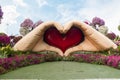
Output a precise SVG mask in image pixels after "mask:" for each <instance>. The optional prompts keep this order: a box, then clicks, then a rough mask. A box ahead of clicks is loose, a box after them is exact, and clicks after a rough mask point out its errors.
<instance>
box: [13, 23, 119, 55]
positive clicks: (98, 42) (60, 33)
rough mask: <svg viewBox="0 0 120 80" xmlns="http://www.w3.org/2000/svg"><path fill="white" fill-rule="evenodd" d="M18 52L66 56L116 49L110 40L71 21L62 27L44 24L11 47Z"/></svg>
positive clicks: (82, 24) (86, 26) (87, 27)
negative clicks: (77, 52)
mask: <svg viewBox="0 0 120 80" xmlns="http://www.w3.org/2000/svg"><path fill="white" fill-rule="evenodd" d="M13 48H14V50H20V51H28V50H29V51H30V50H31V51H37V52H38V51H46V50H50V51H55V52H57V53H58V54H60V55H61V56H68V55H69V54H70V53H72V52H74V51H80V50H84V51H103V50H107V49H109V48H114V49H116V48H117V45H116V44H114V43H113V42H112V41H111V40H110V39H108V38H107V37H106V36H104V35H103V34H101V33H99V32H98V31H96V30H95V29H93V28H92V27H91V26H89V25H87V24H85V23H83V22H80V21H71V22H69V23H67V24H66V25H65V26H64V27H62V26H61V25H60V24H59V23H56V22H45V23H42V24H41V25H39V26H38V27H36V28H35V29H34V30H33V31H31V32H30V33H28V34H27V35H26V36H24V37H23V38H22V39H21V40H20V41H19V42H17V43H16V44H15V46H14V47H13Z"/></svg>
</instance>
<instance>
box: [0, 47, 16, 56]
mask: <svg viewBox="0 0 120 80" xmlns="http://www.w3.org/2000/svg"><path fill="white" fill-rule="evenodd" d="M12 55H14V50H13V49H12V48H11V47H10V46H9V45H8V46H6V47H1V48H0V58H4V57H9V56H12Z"/></svg>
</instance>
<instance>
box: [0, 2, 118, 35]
mask: <svg viewBox="0 0 120 80" xmlns="http://www.w3.org/2000/svg"><path fill="white" fill-rule="evenodd" d="M119 3H120V0H0V5H1V7H2V9H3V12H4V16H3V19H2V24H0V32H5V33H7V34H9V35H19V28H20V23H21V22H23V21H24V19H26V18H30V19H32V20H33V21H34V22H36V21H38V20H42V21H44V22H46V21H57V22H59V23H61V24H63V25H64V24H65V23H66V22H68V21H71V20H79V21H85V20H89V21H91V20H92V18H93V17H95V16H97V17H100V18H102V19H104V20H105V22H106V26H107V27H108V28H109V32H111V31H112V32H115V33H116V34H120V32H119V31H118V30H117V26H118V25H119V24H120V5H119Z"/></svg>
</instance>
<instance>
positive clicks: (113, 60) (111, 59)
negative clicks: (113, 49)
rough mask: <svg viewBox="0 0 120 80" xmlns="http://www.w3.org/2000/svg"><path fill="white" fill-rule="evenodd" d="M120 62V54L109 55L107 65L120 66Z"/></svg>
mask: <svg viewBox="0 0 120 80" xmlns="http://www.w3.org/2000/svg"><path fill="white" fill-rule="evenodd" d="M119 62H120V56H118V55H111V56H108V57H107V65H109V66H113V67H115V68H118V66H119Z"/></svg>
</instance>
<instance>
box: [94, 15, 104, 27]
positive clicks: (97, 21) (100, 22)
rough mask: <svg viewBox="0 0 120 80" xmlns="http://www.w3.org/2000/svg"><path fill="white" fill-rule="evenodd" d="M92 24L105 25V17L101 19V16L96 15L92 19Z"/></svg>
mask: <svg viewBox="0 0 120 80" xmlns="http://www.w3.org/2000/svg"><path fill="white" fill-rule="evenodd" d="M92 24H93V26H96V25H98V26H103V25H105V22H104V20H103V19H101V18H99V17H94V18H93V19H92Z"/></svg>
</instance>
